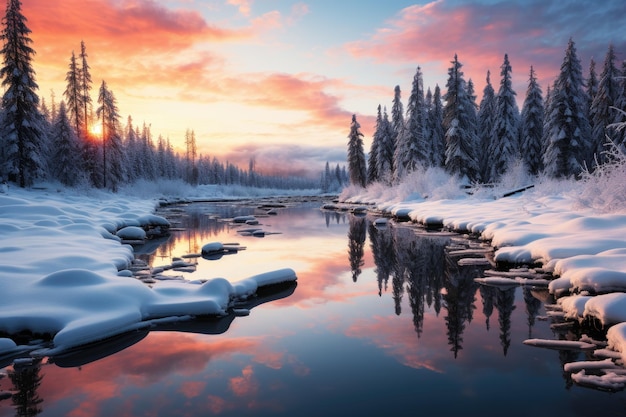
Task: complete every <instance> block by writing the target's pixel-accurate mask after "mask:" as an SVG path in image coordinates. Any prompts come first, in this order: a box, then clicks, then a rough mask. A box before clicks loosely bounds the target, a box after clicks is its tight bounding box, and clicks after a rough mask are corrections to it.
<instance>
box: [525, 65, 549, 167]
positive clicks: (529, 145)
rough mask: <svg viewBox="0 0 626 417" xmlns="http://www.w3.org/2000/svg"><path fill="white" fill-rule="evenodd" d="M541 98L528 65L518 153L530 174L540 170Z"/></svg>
mask: <svg viewBox="0 0 626 417" xmlns="http://www.w3.org/2000/svg"><path fill="white" fill-rule="evenodd" d="M544 111H545V110H544V107H543V98H542V92H541V87H540V86H539V84H538V83H537V77H536V76H535V70H534V69H533V67H532V66H531V67H530V78H529V80H528V89H527V90H526V97H525V99H524V105H523V106H522V115H521V121H520V154H521V157H522V159H523V161H524V164H525V165H526V168H527V169H528V172H530V173H531V174H532V175H537V174H538V173H539V172H540V171H541V170H542V168H543V167H542V160H541V156H542V138H543V115H544Z"/></svg>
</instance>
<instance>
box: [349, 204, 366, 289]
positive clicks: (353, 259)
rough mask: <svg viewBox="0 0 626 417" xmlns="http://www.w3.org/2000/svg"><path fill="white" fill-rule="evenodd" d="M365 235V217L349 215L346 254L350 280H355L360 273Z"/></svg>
mask: <svg viewBox="0 0 626 417" xmlns="http://www.w3.org/2000/svg"><path fill="white" fill-rule="evenodd" d="M366 237H367V222H366V221H365V217H362V216H350V228H349V229H348V255H349V260H350V271H352V281H353V282H356V281H357V279H358V277H359V275H361V267H362V266H363V263H364V262H363V254H364V247H365V239H366Z"/></svg>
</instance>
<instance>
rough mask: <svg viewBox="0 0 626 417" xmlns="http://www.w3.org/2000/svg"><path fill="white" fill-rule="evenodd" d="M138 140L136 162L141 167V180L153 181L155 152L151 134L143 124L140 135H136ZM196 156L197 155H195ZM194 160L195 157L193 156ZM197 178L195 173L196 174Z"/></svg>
mask: <svg viewBox="0 0 626 417" xmlns="http://www.w3.org/2000/svg"><path fill="white" fill-rule="evenodd" d="M137 138H138V142H137V145H138V150H139V152H138V154H137V158H138V160H137V162H138V164H140V165H141V166H142V169H143V171H142V173H143V178H145V179H147V180H150V181H154V180H155V179H156V178H157V167H156V151H155V148H154V143H153V142H152V132H151V130H150V126H149V125H147V124H146V123H145V122H144V124H143V127H142V129H141V134H137ZM194 143H195V134H194ZM196 155H197V153H196ZM194 158H195V155H194ZM196 177H197V173H196Z"/></svg>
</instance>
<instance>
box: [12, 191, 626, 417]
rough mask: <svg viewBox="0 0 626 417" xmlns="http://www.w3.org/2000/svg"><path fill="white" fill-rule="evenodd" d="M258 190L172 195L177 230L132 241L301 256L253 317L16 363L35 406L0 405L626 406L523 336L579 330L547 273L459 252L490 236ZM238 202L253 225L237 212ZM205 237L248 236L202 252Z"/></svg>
mask: <svg viewBox="0 0 626 417" xmlns="http://www.w3.org/2000/svg"><path fill="white" fill-rule="evenodd" d="M264 203H265V204H266V205H265V206H263V207H261V208H259V205H260V204H261V203H259V202H237V203H235V202H221V203H194V204H190V205H183V206H168V207H165V208H163V209H162V210H161V212H160V213H159V214H162V215H166V216H167V217H168V218H169V219H170V220H171V221H172V223H173V226H174V229H173V231H172V236H171V237H170V238H169V239H167V240H164V241H162V242H153V244H150V245H146V246H144V247H139V248H137V258H138V259H139V260H140V261H141V262H144V263H145V264H146V265H148V266H149V267H150V268H152V270H153V271H154V270H155V269H157V268H158V270H160V268H159V266H161V265H172V263H173V262H176V261H177V260H178V264H177V265H179V267H178V268H176V269H167V270H165V271H164V272H162V273H161V274H160V275H159V276H158V277H157V278H158V279H153V278H151V277H148V276H144V278H146V279H145V281H146V285H159V279H163V278H164V277H168V278H170V279H188V280H197V279H208V278H214V277H224V278H227V279H229V280H232V281H237V280H240V279H243V278H247V277H249V276H251V275H254V274H258V273H261V272H266V271H271V270H275V269H280V268H292V269H294V270H295V271H296V273H297V276H298V281H297V286H291V287H286V288H281V289H279V290H277V291H276V292H275V293H273V294H269V295H267V297H265V298H263V297H260V299H259V300H258V303H252V305H251V306H249V307H250V314H249V315H248V316H238V317H229V318H228V319H227V320H221V321H215V320H209V319H205V320H199V321H194V322H191V323H186V324H185V323H181V324H180V325H172V326H170V327H165V326H164V327H162V328H156V329H153V331H151V332H147V331H146V332H138V333H133V334H130V335H125V336H123V337H120V338H117V339H115V340H112V341H109V342H107V343H105V344H101V345H98V346H94V348H93V349H91V350H89V351H87V352H83V353H79V354H74V355H70V356H68V357H65V358H55V359H54V360H47V359H44V360H42V361H41V362H36V363H34V364H29V365H27V366H24V367H21V368H20V367H16V369H15V372H12V373H11V375H10V377H9V376H5V377H4V378H0V391H2V390H5V391H6V390H14V391H18V392H19V393H20V394H21V395H22V397H23V399H24V404H26V397H28V399H29V400H30V403H29V404H31V407H30V409H29V408H28V407H26V406H22V407H21V408H20V406H19V404H18V405H17V407H15V406H13V405H11V404H9V403H10V402H11V400H7V399H4V400H0V416H1V417H4V416H10V415H16V414H17V415H41V416H110V415H117V416H198V415H203V416H204V415H216V416H247V415H249V416H279V415H284V416H299V417H304V416H322V415H325V416H357V415H360V416H382V415H384V416H415V415H427V416H459V415H468V416H481V417H485V416H503V415H506V416H508V417H511V416H535V417H539V416H554V415H568V416H604V415H608V416H616V415H623V414H624V412H625V410H626V396H625V394H624V393H623V392H617V393H610V392H602V391H598V390H594V389H590V388H586V387H581V386H578V385H576V384H574V383H573V382H572V381H571V379H570V378H569V375H568V374H567V373H566V372H564V371H563V364H564V363H565V362H569V361H572V360H574V359H576V358H579V359H582V358H585V355H587V356H588V355H590V354H589V353H583V352H579V351H564V350H560V351H557V350H549V349H542V348H537V347H531V346H526V345H524V344H523V343H522V342H523V341H524V340H525V339H528V338H547V339H554V338H557V339H558V338H568V337H570V336H571V337H572V338H574V336H576V337H580V332H582V331H584V330H581V329H578V328H577V327H570V326H567V325H566V326H563V325H557V327H555V326H554V323H553V320H552V319H550V318H549V316H548V314H547V312H546V309H545V308H544V305H543V302H544V301H545V300H546V299H547V294H546V293H545V291H544V290H541V289H532V288H529V287H509V288H505V289H501V288H497V287H488V286H482V285H479V284H477V283H476V282H474V278H476V277H479V276H481V275H482V274H483V271H484V270H485V269H487V268H490V267H489V266H488V265H486V264H485V262H481V261H476V262H467V264H468V265H467V266H459V257H458V256H456V255H454V254H453V253H451V252H454V251H458V250H463V249H468V248H470V249H472V250H474V251H475V252H476V253H480V251H481V250H484V251H485V252H488V249H489V248H488V247H487V246H486V245H485V244H483V243H481V242H479V241H476V240H469V239H467V237H464V236H460V235H458V234H455V233H450V232H441V231H428V230H424V229H422V228H419V227H417V226H416V225H412V224H408V223H395V222H389V223H388V224H384V223H382V224H379V225H376V224H375V223H374V221H375V219H376V218H375V217H374V216H372V215H365V214H359V215H355V214H352V213H349V212H337V211H324V210H320V206H321V202H320V201H317V200H316V201H309V202H295V201H293V200H288V201H281V202H279V203H280V204H269V205H268V204H267V203H268V202H264ZM272 203H276V201H273V202H272ZM241 215H255V217H256V218H257V219H258V221H259V225H246V224H234V223H233V222H231V221H228V219H232V218H234V217H236V216H241ZM251 229H260V231H261V232H262V233H259V231H258V230H257V233H256V236H255V235H253V234H252V233H251V232H252V230H251ZM246 230H247V232H246ZM261 236H262V237H261ZM209 242H222V243H233V244H234V243H237V244H239V245H240V246H241V250H239V251H236V252H233V253H231V254H226V255H223V256H218V257H213V258H212V259H206V258H203V257H198V256H194V255H195V254H198V253H200V251H201V248H202V246H203V245H204V244H206V243H209ZM157 243H159V245H158V246H157V245H156V244H157ZM480 258H481V257H480V256H477V257H476V259H480ZM131 279H132V278H131ZM255 304H258V305H255ZM594 336H596V335H594ZM32 404H34V405H32ZM20 413H21V414H20Z"/></svg>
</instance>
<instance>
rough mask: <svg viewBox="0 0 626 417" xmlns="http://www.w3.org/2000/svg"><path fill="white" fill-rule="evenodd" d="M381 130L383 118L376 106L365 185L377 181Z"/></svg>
mask: <svg viewBox="0 0 626 417" xmlns="http://www.w3.org/2000/svg"><path fill="white" fill-rule="evenodd" d="M382 128H383V116H382V114H381V110H380V104H379V105H378V113H377V115H376V127H375V128H374V135H373V136H372V146H370V151H369V154H368V156H369V158H368V161H367V162H368V163H367V183H368V184H371V183H374V182H376V181H378V180H379V177H380V176H379V174H378V152H379V148H380V140H381V135H382Z"/></svg>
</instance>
